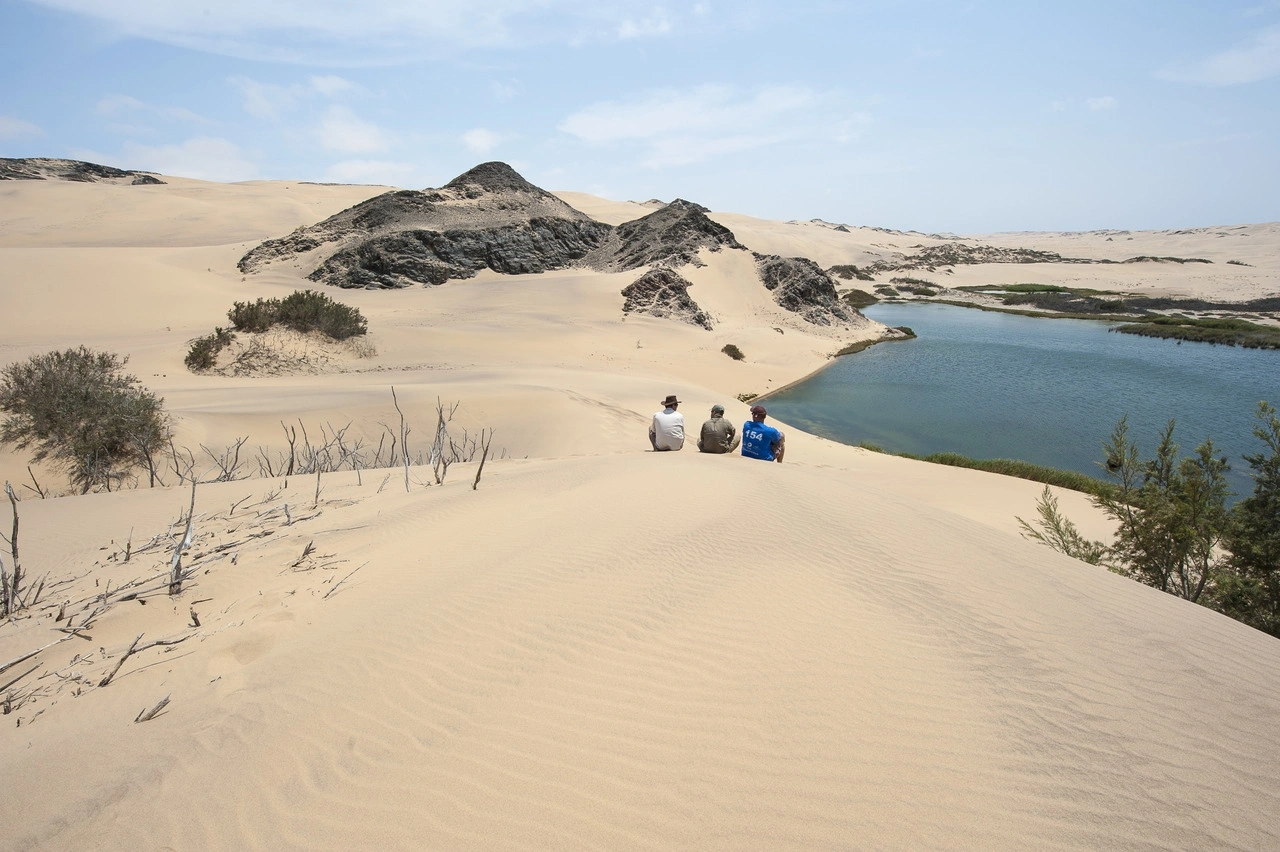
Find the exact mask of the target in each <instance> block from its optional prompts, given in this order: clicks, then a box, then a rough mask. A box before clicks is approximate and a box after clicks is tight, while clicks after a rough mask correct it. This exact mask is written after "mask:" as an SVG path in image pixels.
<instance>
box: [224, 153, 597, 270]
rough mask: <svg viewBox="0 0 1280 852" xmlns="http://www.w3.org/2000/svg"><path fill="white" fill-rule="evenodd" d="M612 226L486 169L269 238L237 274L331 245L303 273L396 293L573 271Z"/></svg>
mask: <svg viewBox="0 0 1280 852" xmlns="http://www.w3.org/2000/svg"><path fill="white" fill-rule="evenodd" d="M611 231H612V228H610V226H608V225H605V224H603V223H601V222H597V221H596V220H594V219H592V218H591V217H590V216H588V215H587V214H585V213H582V212H581V211H578V210H575V209H574V208H573V207H570V206H569V205H568V204H566V203H565V202H563V201H561V200H560V199H558V198H556V197H555V196H554V195H552V194H551V193H549V192H546V191H544V190H542V189H539V188H538V187H536V186H534V185H533V184H531V183H529V182H528V181H526V180H525V179H524V178H523V177H521V176H520V175H519V174H518V173H517V172H516V171H515V170H514V169H512V168H511V167H510V166H508V165H507V164H505V163H497V162H493V163H483V164H481V165H479V166H476V167H475V168H473V169H471V170H470V171H467V172H465V173H464V174H462V175H459V176H458V177H457V178H454V179H453V180H452V181H450V182H449V183H447V184H446V185H445V186H443V187H441V188H440V189H427V190H399V191H393V192H387V193H383V194H382V195H379V196H377V197H375V198H371V199H369V200H368V201H364V202H361V203H360V204H357V205H355V206H354V207H350V208H348V209H346V210H343V211H342V212H341V213H338V214H336V215H334V216H331V217H329V218H328V219H325V220H324V221H323V222H319V223H317V224H315V225H312V226H310V227H308V228H299V229H298V230H296V231H294V232H293V233H292V234H290V235H288V236H286V237H281V238H279V239H274V240H267V241H266V242H264V243H262V244H261V245H259V246H257V247H256V248H254V249H252V250H251V251H250V252H248V253H247V254H246V255H245V256H244V257H243V258H241V260H240V264H239V266H240V270H241V271H242V272H246V273H248V272H256V271H258V270H260V269H262V268H264V267H265V266H268V265H269V264H271V263H275V262H278V261H282V260H293V259H295V258H298V257H300V256H301V255H306V254H308V253H310V252H313V251H316V250H317V249H321V248H323V247H326V246H329V245H332V246H333V250H332V251H331V252H330V253H329V254H328V256H327V257H325V258H324V259H322V260H320V261H319V262H318V263H317V265H316V267H315V269H314V270H313V271H312V272H311V273H310V274H309V275H308V276H307V277H308V278H309V279H310V280H312V281H317V282H320V283H323V284H330V285H333V286H337V287H347V288H351V287H366V288H400V287H410V286H414V285H422V284H440V283H443V282H444V281H447V280H449V279H451V278H470V277H472V276H473V275H475V274H476V272H477V271H479V270H480V269H485V268H488V269H493V270H495V271H497V272H505V273H512V274H514V273H520V272H546V271H548V270H552V269H563V268H565V267H567V266H570V265H571V264H573V263H574V262H575V261H576V260H578V259H579V258H581V257H582V256H583V255H585V254H586V253H587V252H588V251H590V250H591V249H593V248H595V247H596V246H598V245H599V244H600V243H601V242H603V241H604V240H605V238H606V237H608V236H609V234H610V232H611Z"/></svg>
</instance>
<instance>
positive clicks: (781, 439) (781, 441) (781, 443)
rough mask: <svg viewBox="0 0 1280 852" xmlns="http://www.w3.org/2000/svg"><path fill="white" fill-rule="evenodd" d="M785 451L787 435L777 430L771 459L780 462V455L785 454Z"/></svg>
mask: <svg viewBox="0 0 1280 852" xmlns="http://www.w3.org/2000/svg"><path fill="white" fill-rule="evenodd" d="M786 453H787V436H786V435H784V434H782V433H781V432H779V433H778V446H777V447H776V448H775V449H774V451H773V460H774V461H776V462H778V463H779V464H781V463H782V457H783V456H784V455H786Z"/></svg>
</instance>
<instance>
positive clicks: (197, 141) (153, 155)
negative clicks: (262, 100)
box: [124, 136, 258, 181]
mask: <svg viewBox="0 0 1280 852" xmlns="http://www.w3.org/2000/svg"><path fill="white" fill-rule="evenodd" d="M124 159H125V160H126V161H127V162H128V163H129V167H130V168H135V169H143V170H145V171H152V172H160V173H161V174H166V175H175V176H180V177H190V178H198V179H200V180H216V181H237V180H249V179H251V178H253V177H255V176H256V175H257V174H258V168H257V166H255V165H254V164H253V163H252V162H251V161H250V160H249V159H248V158H247V157H246V155H245V154H244V152H243V151H241V150H240V148H239V146H237V145H236V144H235V143H234V142H229V141H227V140H226V139H217V138H213V137H209V136H197V137H194V138H192V139H188V140H187V141H185V142H183V143H181V144H179V145H160V146H155V147H151V146H146V145H137V144H133V143H127V144H126V145H125V147H124Z"/></svg>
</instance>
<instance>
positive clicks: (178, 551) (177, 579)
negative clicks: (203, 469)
mask: <svg viewBox="0 0 1280 852" xmlns="http://www.w3.org/2000/svg"><path fill="white" fill-rule="evenodd" d="M198 481H199V479H198V477H197V478H195V479H192V480H191V506H190V508H188V509H187V531H186V534H184V535H183V536H182V541H180V542H178V544H177V546H176V547H174V549H173V563H172V564H171V565H170V566H169V594H170V595H176V594H178V593H179V592H181V591H182V550H183V548H185V547H190V546H191V531H192V529H193V528H194V527H195V523H196V485H197V484H198Z"/></svg>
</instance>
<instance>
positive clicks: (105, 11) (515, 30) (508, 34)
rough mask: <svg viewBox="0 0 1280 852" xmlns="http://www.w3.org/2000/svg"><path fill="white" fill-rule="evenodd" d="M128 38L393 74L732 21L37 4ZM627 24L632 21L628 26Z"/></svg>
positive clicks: (163, 0) (565, 9) (541, 3)
mask: <svg viewBox="0 0 1280 852" xmlns="http://www.w3.org/2000/svg"><path fill="white" fill-rule="evenodd" d="M31 2H35V3H39V4H41V5H44V6H49V7H52V8H55V9H60V10H63V11H68V12H74V13H78V14H81V15H85V16H88V17H91V18H94V19H96V20H98V21H100V22H102V23H104V24H106V25H107V27H109V28H112V29H115V30H116V31H118V32H121V33H123V34H127V35H132V36H139V37H142V38H150V39H154V40H156V41H161V42H165V43H168V44H175V45H179V46H182V47H185V48H190V49H195V50H203V51H206V52H210V53H218V54H223V55H228V56H236V57H240V58H244V59H254V60H259V61H275V62H281V61H283V62H299V63H321V62H322V63H324V64H325V65H328V66H330V67H332V66H336V65H346V66H353V65H385V64H388V63H397V62H406V61H416V60H420V59H422V58H424V57H432V56H441V55H447V54H456V53H458V52H460V51H465V50H468V49H473V48H477V47H497V48H524V47H526V46H528V45H531V44H547V43H560V44H567V43H580V42H582V41H605V40H613V39H616V38H618V37H619V36H625V37H629V38H635V37H646V36H658V35H663V34H665V33H666V32H668V31H670V30H671V29H672V27H673V21H672V16H673V15H675V16H676V17H679V18H682V19H686V20H689V21H697V22H700V23H699V26H700V27H701V28H703V29H705V28H707V27H708V26H714V27H722V26H725V25H726V24H725V21H726V20H727V19H728V18H730V17H732V15H726V14H722V15H720V16H716V15H706V14H705V13H704V12H703V11H702V10H700V9H699V8H696V7H695V8H694V9H693V10H692V11H689V12H686V11H684V10H681V11H679V12H677V13H672V12H669V11H667V10H664V9H655V8H654V6H653V4H652V0H365V2H364V3H346V2H338V0H320V2H317V0H272V2H261V0H252V2H251V0H222V2H220V3H217V4H212V5H211V4H210V3H209V2H208V0H31ZM619 22H622V23H621V24H620V23H619Z"/></svg>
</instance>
